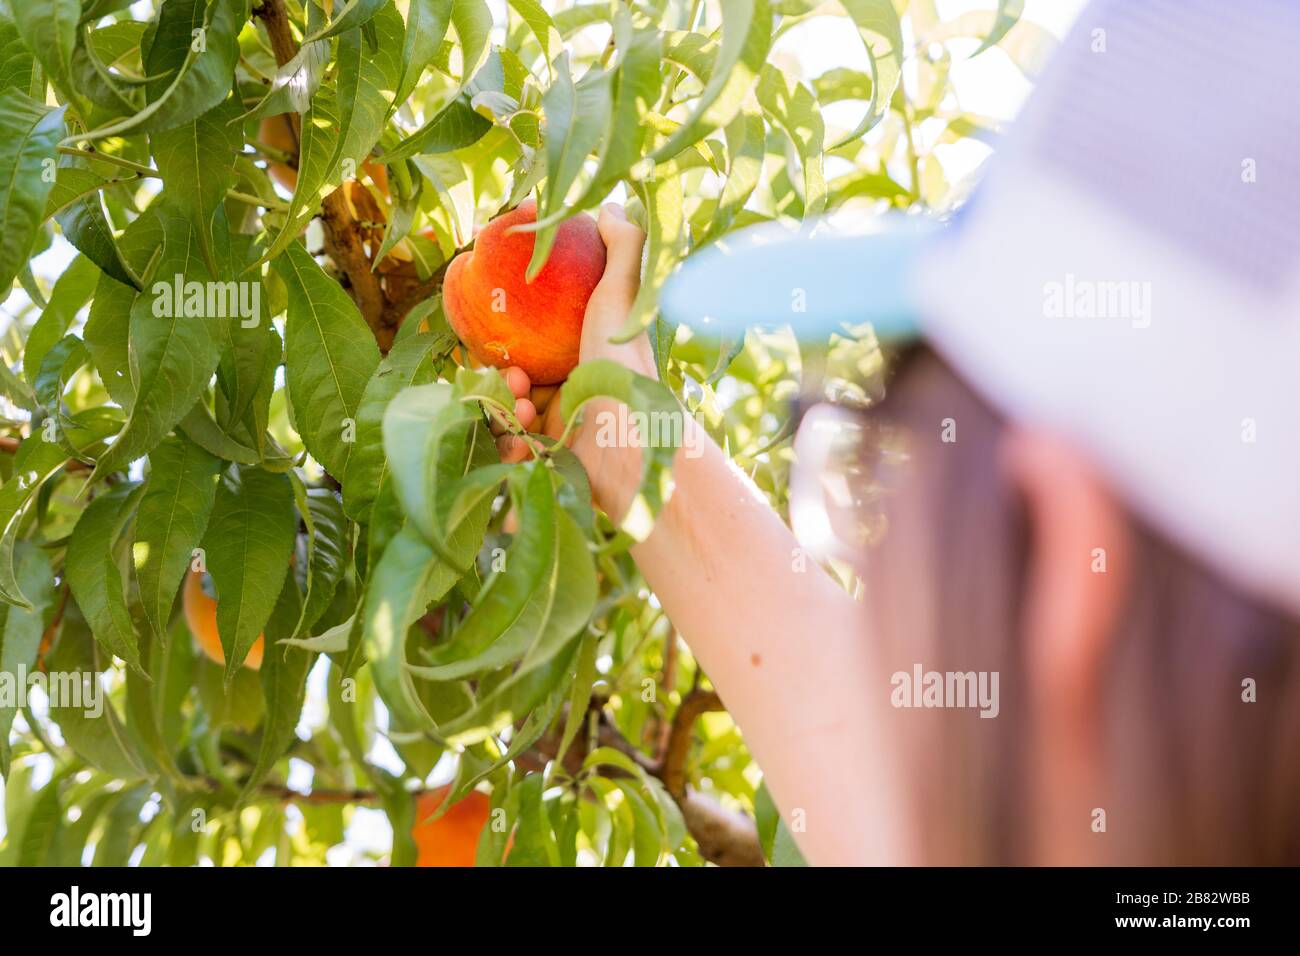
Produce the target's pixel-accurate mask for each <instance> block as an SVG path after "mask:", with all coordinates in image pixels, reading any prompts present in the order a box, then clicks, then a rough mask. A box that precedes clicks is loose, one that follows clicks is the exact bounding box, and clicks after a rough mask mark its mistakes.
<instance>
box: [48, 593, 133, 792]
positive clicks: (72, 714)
mask: <svg viewBox="0 0 1300 956" xmlns="http://www.w3.org/2000/svg"><path fill="white" fill-rule="evenodd" d="M102 653H103V652H102V651H101V650H100V648H99V646H98V645H97V644H96V643H95V641H94V640H93V639H92V637H91V634H90V631H89V629H88V628H87V625H86V623H85V622H84V621H82V620H81V619H80V617H78V616H75V615H72V614H68V615H67V616H66V617H65V620H64V622H63V626H62V632H61V634H60V636H59V641H58V644H57V645H56V646H55V648H54V652H53V653H52V654H51V655H50V660H49V667H50V672H51V674H52V675H58V676H57V677H52V679H57V680H59V681H60V682H61V684H62V688H61V692H60V693H59V694H58V700H59V701H61V702H64V703H61V704H60V705H58V706H55V705H54V704H53V703H52V704H51V707H50V719H51V720H53V721H54V722H55V723H56V724H58V725H59V731H60V733H62V735H63V739H64V740H66V741H67V743H68V746H69V747H71V748H72V750H73V752H74V753H76V755H77V756H79V757H81V758H82V759H83V760H85V761H86V762H87V763H89V764H90V765H91V766H93V767H98V768H99V769H100V770H102V771H104V773H107V774H110V775H111V776H113V777H116V778H117V779H119V780H137V779H139V778H141V777H143V776H145V775H146V770H145V766H144V763H143V762H142V760H141V759H140V755H139V753H138V752H137V751H136V748H135V745H134V744H133V743H132V742H131V738H130V734H128V733H127V730H126V728H125V727H124V726H123V725H122V719H121V718H120V717H119V716H118V714H117V710H116V709H115V708H114V706H113V704H112V701H111V700H110V699H109V694H108V688H107V687H105V686H104V685H103V682H102V681H101V680H100V679H99V674H100V671H102V670H104V668H105V667H106V666H107V664H108V661H107V660H105V659H104V658H103V657H102V656H101V655H102ZM72 681H76V682H77V683H78V684H80V687H79V689H77V690H74V689H73V686H72V685H71V682H72ZM52 696H53V695H52Z"/></svg>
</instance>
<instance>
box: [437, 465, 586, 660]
mask: <svg viewBox="0 0 1300 956" xmlns="http://www.w3.org/2000/svg"><path fill="white" fill-rule="evenodd" d="M555 499H556V488H555V479H554V477H553V474H552V472H551V470H550V469H549V468H546V467H544V466H540V465H536V466H534V467H533V470H532V475H531V477H530V478H529V479H528V484H527V486H526V488H525V491H524V494H523V500H522V502H520V515H521V517H520V530H519V533H518V534H517V535H516V536H515V540H514V541H513V542H512V543H511V546H510V550H509V552H508V553H507V554H506V557H505V569H504V570H503V571H501V572H499V573H498V574H496V575H495V576H494V577H493V578H492V579H491V580H490V581H489V582H488V583H487V585H486V586H484V588H483V589H482V590H481V591H480V592H479V594H478V597H477V598H476V599H475V602H474V606H473V607H472V608H471V609H470V612H469V614H468V615H467V616H466V617H465V619H464V620H463V621H462V622H461V624H460V626H459V627H458V628H457V629H456V632H455V634H454V636H453V637H452V638H451V639H450V640H449V641H447V642H444V643H441V644H439V645H438V646H437V647H435V648H434V650H433V652H432V654H430V661H431V666H427V667H415V668H412V669H413V670H414V671H415V673H417V674H419V675H421V676H424V677H428V678H432V679H435V680H451V679H454V678H457V677H465V676H468V675H470V674H473V673H476V672H480V671H485V670H494V669H496V668H499V667H502V666H504V665H505V664H508V663H510V662H511V661H514V660H517V659H519V658H521V657H523V656H524V654H525V653H526V652H528V653H530V656H531V657H532V658H533V661H534V664H535V662H536V660H538V659H539V658H541V657H544V656H545V655H546V654H547V653H548V652H557V651H558V650H560V649H561V648H562V647H563V646H564V645H565V644H566V643H567V640H568V638H570V637H571V636H572V635H573V634H574V633H575V632H576V631H578V629H580V628H581V627H583V626H584V625H585V624H586V623H587V619H588V617H589V616H590V614H591V611H592V608H593V607H594V606H595V601H596V573H595V566H594V564H593V562H592V559H591V555H590V554H589V553H588V551H587V548H586V544H585V540H584V538H583V537H582V534H581V532H580V531H579V530H578V528H577V525H576V524H574V522H573V519H572V518H570V517H569V516H568V514H567V512H565V511H563V509H561V508H558V507H557V506H556V500H555ZM543 642H548V645H547V646H546V647H542V644H543Z"/></svg>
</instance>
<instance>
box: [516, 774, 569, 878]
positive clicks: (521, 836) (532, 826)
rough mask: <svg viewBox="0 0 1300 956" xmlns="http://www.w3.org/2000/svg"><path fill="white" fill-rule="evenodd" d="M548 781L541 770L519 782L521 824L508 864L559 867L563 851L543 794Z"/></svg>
mask: <svg viewBox="0 0 1300 956" xmlns="http://www.w3.org/2000/svg"><path fill="white" fill-rule="evenodd" d="M545 789H546V782H545V780H544V778H543V777H542V775H541V774H540V773H532V774H529V775H528V776H526V777H524V779H523V782H522V783H520V784H519V823H518V825H517V827H516V828H515V838H514V844H513V846H512V847H511V849H510V855H509V856H508V857H506V866H559V865H560V851H559V847H558V846H557V844H556V842H555V831H554V830H553V829H552V828H551V818H550V816H549V815H548V814H547V812H546V804H545V803H544V801H543V799H542V794H543V792H544V791H545Z"/></svg>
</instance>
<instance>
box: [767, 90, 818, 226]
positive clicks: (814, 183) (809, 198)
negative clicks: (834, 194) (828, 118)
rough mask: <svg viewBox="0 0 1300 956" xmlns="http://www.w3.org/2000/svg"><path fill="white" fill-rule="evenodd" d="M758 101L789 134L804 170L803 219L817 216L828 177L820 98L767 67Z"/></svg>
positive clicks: (788, 136)
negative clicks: (825, 168) (824, 160)
mask: <svg viewBox="0 0 1300 956" xmlns="http://www.w3.org/2000/svg"><path fill="white" fill-rule="evenodd" d="M758 101H759V103H761V104H762V106H763V109H764V111H765V112H766V113H767V115H768V116H769V117H770V118H771V120H772V123H773V125H775V126H776V127H777V128H779V129H780V130H781V131H782V132H784V133H785V134H786V137H787V138H788V139H789V140H790V144H791V145H792V146H793V147H794V149H795V152H796V154H797V155H798V157H799V163H800V165H801V166H802V167H803V214H804V217H805V218H811V217H814V216H816V215H818V214H819V213H821V211H822V209H823V208H824V207H825V205H826V177H825V173H824V172H823V170H822V150H823V137H824V136H825V132H826V128H825V124H824V123H823V122H822V114H821V109H820V107H819V106H818V104H817V98H816V97H815V96H813V93H812V91H811V90H810V89H808V87H807V86H806V85H804V84H803V83H801V82H799V81H798V80H795V79H792V78H790V77H788V76H786V74H785V73H784V72H783V71H782V70H780V69H778V68H777V67H774V66H766V67H764V68H763V73H762V76H761V77H760V79H759V81H758ZM791 178H793V177H791Z"/></svg>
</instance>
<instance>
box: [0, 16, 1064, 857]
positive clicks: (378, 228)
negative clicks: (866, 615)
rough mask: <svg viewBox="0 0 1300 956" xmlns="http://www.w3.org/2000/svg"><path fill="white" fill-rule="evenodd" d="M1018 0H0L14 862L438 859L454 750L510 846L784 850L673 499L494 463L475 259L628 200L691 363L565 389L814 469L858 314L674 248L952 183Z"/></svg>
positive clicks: (757, 456)
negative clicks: (420, 829) (695, 266)
mask: <svg viewBox="0 0 1300 956" xmlns="http://www.w3.org/2000/svg"><path fill="white" fill-rule="evenodd" d="M1020 6H1021V4H1020V3H1017V2H1002V3H999V4H997V5H996V8H994V6H993V5H990V9H989V10H988V11H986V12H983V13H978V14H967V15H964V16H962V17H959V18H957V19H955V20H946V21H945V20H941V19H940V18H939V17H938V16H937V15H936V13H935V10H934V3H933V2H930V0H916V2H913V3H911V4H908V3H906V2H900V0H893V2H891V0H841V2H838V3H835V2H831V3H825V4H819V3H814V2H812V0H635V2H624V0H612V2H578V3H567V2H564V3H559V4H553V3H550V2H547V3H542V2H539V0H509V2H507V3H488V2H486V0H333V2H332V3H331V2H329V0H153V2H149V0H142V2H138V3H130V2H127V0H42V2H31V0H0V288H3V290H4V295H5V296H6V300H5V305H4V310H5V322H6V325H5V328H4V333H3V339H0V348H3V352H4V355H3V359H4V361H3V362H0V394H2V395H3V400H4V404H3V420H2V421H0V477H2V478H3V484H2V485H0V532H2V533H0V601H2V602H3V603H2V604H0V772H2V773H3V776H4V793H5V801H4V803H5V814H4V825H3V832H4V836H3V838H2V841H0V861H3V862H4V863H7V864H42V863H58V862H62V863H72V864H76V863H94V864H120V863H125V862H132V863H143V864H187V863H194V862H197V861H201V860H203V861H212V862H215V863H217V864H239V863H252V862H257V861H268V860H274V861H275V862H277V863H282V864H283V863H288V862H325V861H327V860H328V861H331V862H362V861H365V860H367V859H374V860H379V861H386V862H391V863H393V864H397V865H401V864H409V863H412V862H414V861H415V859H416V849H415V841H414V840H413V838H412V835H411V834H412V830H413V828H414V827H416V826H417V824H419V823H421V822H422V821H420V820H418V819H417V818H416V802H417V800H416V797H417V795H418V794H420V793H422V792H424V791H426V790H428V789H430V788H432V787H433V786H435V785H437V786H439V787H447V789H446V790H445V791H443V792H445V793H446V795H447V797H448V799H447V800H446V802H445V803H444V804H443V806H444V807H445V806H449V805H450V804H451V803H454V802H456V801H457V800H459V799H460V798H461V797H462V796H463V795H465V794H467V793H468V792H469V791H471V790H474V789H477V790H480V791H483V792H485V793H490V799H491V806H492V814H491V817H490V820H491V822H490V825H485V826H484V827H483V828H482V832H481V835H480V836H479V839H478V849H477V862H479V863H480V864H484V865H499V864H501V863H503V862H505V863H510V864H525V865H529V864H532V865H537V864H543V865H544V864H551V865H559V864H573V863H575V862H599V863H605V864H612V865H620V864H623V863H625V862H635V863H637V864H639V865H644V864H654V863H663V862H667V861H675V862H676V863H678V864H687V865H689V864H699V863H702V862H706V861H711V862H722V863H749V864H761V863H762V862H764V860H765V859H770V858H771V857H772V856H773V854H774V853H775V856H776V858H777V859H778V860H783V859H791V858H793V856H794V854H793V851H792V846H791V844H790V842H789V838H788V835H785V834H783V833H778V827H777V824H776V819H775V813H774V811H773V808H772V807H771V803H770V800H768V799H767V798H766V797H765V795H764V792H763V790H762V787H761V774H760V772H759V769H758V768H757V767H756V766H754V765H753V764H752V762H751V761H750V759H749V757H748V755H747V754H746V751H745V749H744V745H743V741H742V739H741V736H740V732H739V730H738V729H737V728H736V727H735V726H734V725H733V724H732V722H731V721H730V719H729V718H728V717H727V715H726V713H725V710H723V709H722V705H721V703H720V701H719V700H718V698H717V696H716V695H715V694H714V693H713V692H712V690H711V687H710V685H709V682H708V676H707V674H702V673H701V672H700V671H699V669H698V668H697V667H696V665H695V663H694V661H693V659H692V657H691V655H690V651H689V648H688V647H686V646H685V645H684V644H683V643H682V642H681V641H680V640H679V638H678V636H677V634H676V633H675V631H674V629H673V625H672V622H671V621H670V620H668V619H666V618H665V616H664V614H663V612H662V610H661V609H660V608H659V606H658V603H657V602H656V601H655V600H654V597H653V595H652V594H651V593H650V592H649V590H648V588H647V586H646V584H645V582H644V581H643V580H642V579H641V577H640V576H639V574H638V572H637V569H636V567H635V565H634V564H633V562H632V561H631V560H630V558H629V556H628V553H627V549H628V545H629V543H630V542H631V541H632V540H634V539H635V537H636V536H638V535H643V534H645V533H647V531H648V529H649V524H648V522H647V521H645V520H643V521H641V522H640V524H638V525H637V526H631V525H630V524H629V526H624V527H619V526H616V525H615V524H613V523H612V522H611V521H610V520H609V518H608V517H607V516H605V515H604V514H602V513H600V512H599V511H598V510H597V509H595V508H594V507H593V505H592V502H591V494H590V490H589V487H588V484H587V479H586V476H585V474H584V473H583V470H582V467H581V465H580V464H579V463H578V461H577V459H576V457H575V456H574V455H573V454H572V453H571V452H569V451H568V450H567V449H566V448H565V447H564V446H563V445H562V444H559V443H554V442H545V443H540V444H539V445H538V448H537V452H538V453H537V454H536V455H534V456H532V457H531V458H530V459H529V460H527V461H525V462H522V463H518V464H508V465H507V464H502V463H501V462H500V460H499V459H498V457H497V455H496V452H495V445H494V443H493V439H492V435H491V430H490V426H491V425H492V423H493V422H494V421H495V422H496V423H497V425H498V427H505V428H507V429H509V428H516V429H517V428H518V422H517V421H513V420H512V413H511V409H512V408H513V398H512V395H511V393H510V391H509V389H508V388H507V386H506V385H505V383H504V381H503V379H502V377H501V375H500V373H499V372H498V371H497V370H495V369H492V368H471V367H463V365H462V361H461V360H462V359H463V357H464V355H463V352H462V351H461V350H460V348H459V343H458V341H457V339H456V337H455V335H454V334H453V332H452V331H451V329H450V328H449V326H448V323H447V320H446V318H445V315H444V314H443V310H442V307H441V299H440V290H441V285H442V279H443V275H444V272H445V270H446V267H447V265H448V263H449V262H450V260H451V259H452V257H454V256H455V255H456V253H457V252H458V251H461V250H463V249H466V248H468V247H469V246H471V244H472V243H473V241H474V236H475V229H476V227H478V226H481V225H482V224H483V223H484V222H486V221H487V220H488V219H490V218H492V217H493V216H495V215H496V214H498V213H499V212H501V211H503V210H506V209H509V208H511V207H513V206H515V205H517V204H518V203H519V202H521V201H522V200H523V199H525V198H527V197H532V198H534V199H535V200H536V202H537V206H538V212H537V227H536V232H535V237H536V238H535V246H534V252H533V262H532V266H533V267H534V268H538V267H540V266H541V265H542V264H543V263H544V262H545V261H546V257H547V255H548V251H549V249H550V247H551V243H552V241H553V238H554V234H555V230H556V229H557V227H558V225H559V224H560V223H561V222H562V221H564V220H565V219H566V218H568V217H571V216H574V215H577V214H581V213H583V212H585V211H588V210H593V209H594V208H595V207H597V206H598V205H599V204H600V203H601V202H602V201H604V200H606V199H607V198H609V197H610V196H615V197H618V198H620V199H621V200H622V201H624V202H625V203H626V204H627V207H628V209H629V212H630V214H631V216H632V217H633V218H634V219H635V220H636V221H638V222H639V223H641V224H642V225H643V226H644V228H645V230H646V233H647V236H648V241H647V252H646V257H645V262H644V266H643V280H642V286H641V292H640V294H639V296H638V298H637V300H636V302H635V305H634V307H633V309H632V312H631V314H630V315H629V317H628V320H627V326H626V328H625V329H624V331H623V332H622V333H621V334H622V335H624V336H631V335H634V334H638V333H639V332H640V331H642V330H649V332H650V335H651V339H652V342H653V344H654V347H655V353H656V360H657V364H658V368H659V379H660V381H659V382H654V381H651V380H649V379H644V378H639V377H637V376H633V375H631V374H629V373H624V372H623V371H622V370H620V369H617V368H613V367H611V366H609V365H608V364H600V363H589V364H587V365H584V366H580V367H579V368H578V369H577V370H576V371H575V372H574V373H573V375H572V376H571V377H570V379H569V381H568V383H567V384H566V386H565V388H564V391H563V393H562V394H563V395H564V401H565V409H564V410H565V412H566V414H567V416H568V419H569V420H570V421H573V420H575V419H576V417H577V416H579V415H581V413H582V404H583V402H584V400H585V399H587V398H590V397H594V396H600V395H607V396H612V397H614V398H617V399H619V400H622V401H624V402H626V403H628V405H629V406H630V407H632V408H634V409H639V410H647V411H648V410H655V409H659V410H664V409H668V410H677V409H685V411H686V412H687V413H689V414H691V415H693V416H694V417H695V418H696V419H697V420H698V421H699V422H700V423H701V424H702V425H703V426H704V427H705V428H706V429H707V430H708V431H709V432H710V433H711V434H712V435H713V436H714V437H715V438H716V439H717V440H718V441H719V442H720V443H721V444H722V445H723V446H724V447H725V448H726V449H727V450H728V453H729V454H730V455H731V456H732V458H733V459H734V460H735V461H736V463H737V464H738V465H739V466H740V467H742V468H743V469H744V470H745V471H746V472H747V473H749V474H751V475H752V476H753V478H754V480H755V481H756V482H757V483H758V484H759V486H760V487H761V488H763V489H764V491H765V492H767V493H768V494H769V496H770V498H771V501H772V503H773V505H774V506H775V507H777V508H778V509H782V508H784V506H785V498H786V471H787V467H788V464H789V461H790V457H791V453H790V447H789V442H790V427H789V422H790V415H791V413H790V406H791V399H793V398H794V397H795V396H796V395H797V394H799V392H800V391H801V390H804V391H809V390H815V389H819V388H822V387H835V383H837V382H839V381H840V380H841V379H843V380H844V382H850V381H852V382H857V383H859V384H860V383H861V382H862V381H863V380H864V378H865V377H869V375H870V373H871V371H872V369H873V368H874V365H875V363H876V362H877V360H878V355H877V349H876V346H875V343H874V340H873V339H872V337H871V335H870V330H869V329H859V330H846V332H845V334H844V335H843V336H836V337H834V338H833V339H832V340H831V341H830V342H826V343H822V344H820V345H815V346H810V345H808V344H807V343H804V344H802V345H800V344H797V343H795V341H794V340H793V338H792V337H791V336H790V335H789V334H788V333H780V332H772V333H761V334H760V333H751V334H750V335H749V336H747V337H746V338H745V339H743V340H735V341H730V340H728V341H718V340H717V339H715V338H710V337H709V336H708V335H706V334H704V332H703V330H699V329H690V328H674V327H672V326H670V325H669V324H668V323H667V322H665V321H663V320H662V319H661V318H660V317H659V316H658V314H657V312H656V298H657V291H658V289H659V287H660V286H661V284H662V283H663V281H664V280H665V279H666V277H667V276H668V275H669V274H670V272H671V271H672V270H673V268H674V267H675V266H676V265H677V263H678V262H679V261H680V260H682V259H683V258H684V257H686V256H688V255H690V254H691V252H692V251H694V250H696V249H699V248H701V247H703V246H705V245H707V244H709V243H712V242H715V241H716V240H718V239H719V238H720V237H722V236H725V235H726V234H727V233H728V232H730V231H732V230H735V229H737V228H739V227H742V226H745V225H748V224H752V223H756V222H761V221H766V220H780V221H785V222H791V223H797V222H798V221H800V220H804V219H808V218H810V217H814V216H819V215H822V214H824V213H827V212H831V211H834V210H838V209H840V208H842V207H849V206H861V207H863V208H865V209H868V210H878V209H880V208H882V207H889V206H894V207H901V208H914V207H915V208H922V207H929V208H932V209H936V210H943V209H945V208H947V207H948V206H950V205H951V204H953V203H954V202H956V201H958V200H959V199H960V197H961V195H962V193H963V185H962V183H961V182H959V181H955V182H950V181H949V178H948V175H947V171H946V169H945V164H944V162H943V161H942V149H943V147H945V146H952V145H956V144H960V143H966V144H969V143H971V142H974V141H977V140H989V139H991V138H992V137H994V136H995V135H996V129H995V124H994V123H993V122H992V121H990V120H988V119H987V118H985V117H981V116H977V115H973V114H970V113H968V112H964V111H963V110H962V109H961V107H960V102H959V99H958V97H957V96H956V94H955V91H954V89H953V85H952V83H951V82H950V79H949V69H950V67H951V65H952V64H953V62H954V60H955V59H964V58H969V57H970V56H972V55H979V54H983V53H984V51H985V50H987V49H990V48H992V47H994V46H1000V47H1001V48H1002V50H1003V54H1002V55H1006V56H1009V57H1010V58H1011V59H1012V60H1013V61H1014V62H1016V63H1018V64H1019V65H1020V66H1021V67H1023V68H1024V69H1026V70H1030V69H1032V68H1033V61H1034V60H1035V58H1036V55H1037V51H1038V50H1039V48H1040V46H1041V44H1040V42H1039V41H1040V39H1041V38H1040V36H1039V34H1040V33H1041V31H1040V30H1038V28H1036V27H1034V25H1033V24H1031V23H1027V22H1021V21H1020V19H1019V14H1020ZM828 18H830V19H831V20H832V21H833V22H834V23H835V24H836V25H837V27H838V32H839V34H840V35H849V36H852V37H853V38H854V40H855V44H856V46H855V54H854V55H855V56H856V60H855V61H854V63H853V65H851V66H844V65H840V66H836V67H835V68H832V69H823V68H821V67H823V66H824V64H821V63H819V59H820V58H819V57H818V55H817V51H816V42H818V41H805V42H803V43H802V44H801V43H800V42H798V37H799V36H800V33H801V31H808V30H809V29H811V28H812V27H814V26H815V25H816V23H817V22H822V23H823V25H824V21H826V20H827V19H828ZM822 35H824V33H823V34H817V36H822ZM841 385H843V383H841ZM844 387H849V388H853V387H857V386H844ZM671 467H672V450H671V449H667V450H660V451H659V452H656V453H653V454H647V455H646V456H645V468H644V473H643V476H642V477H643V485H642V501H643V503H644V505H645V507H644V508H643V509H641V510H640V512H639V513H640V514H641V515H642V516H643V517H644V518H648V519H650V520H652V518H653V515H654V513H655V510H656V509H657V508H658V507H659V506H660V505H661V504H662V502H663V500H664V498H665V497H666V496H667V495H668V494H670V492H671ZM512 514H513V516H514V517H513V518H511V517H509V516H510V515H512ZM191 577H194V578H195V582H194V584H193V587H194V588H195V594H194V595H193V596H192V597H193V603H194V607H191V595H189V594H188V593H187V594H186V596H185V598H184V599H182V597H181V594H182V591H183V589H184V588H185V587H186V586H187V584H188V582H189V580H190V578H191ZM205 601H206V603H207V606H206V608H205V607H204V602H205ZM214 602H215V603H214ZM205 613H206V614H207V617H206V618H205V617H204V614H205ZM205 628H206V629H207V630H208V631H209V632H210V633H207V634H206V637H207V638H208V643H207V644H204V643H202V642H203V638H204V637H205V635H204V634H203V633H199V632H202V631H204V629H205ZM218 661H221V662H222V663H218ZM254 663H260V666H258V667H254V666H252V665H253V664H254ZM377 814H383V816H384V817H386V819H387V822H388V824H389V826H388V827H385V826H383V825H382V818H381V817H378V816H377ZM377 820H379V821H381V825H379V826H377V827H376V825H375V824H376V821H377ZM389 829H391V834H392V835H391V842H388V839H389V838H388V830H389ZM376 834H378V837H379V838H378V839H376Z"/></svg>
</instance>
